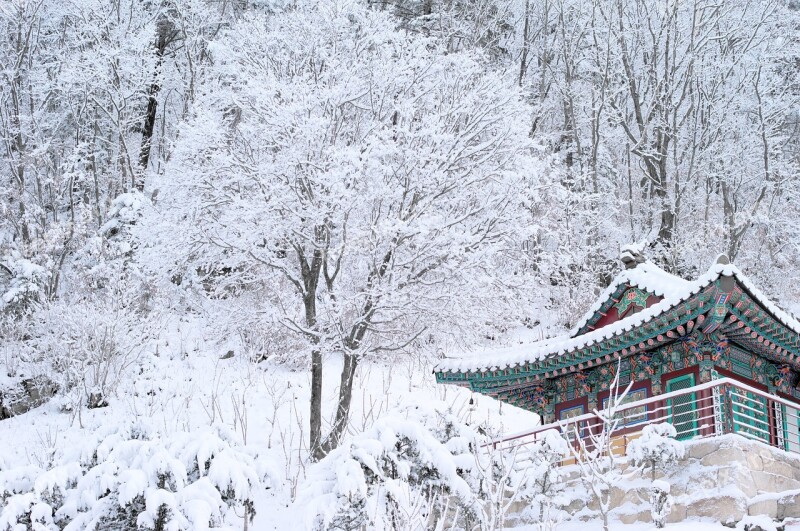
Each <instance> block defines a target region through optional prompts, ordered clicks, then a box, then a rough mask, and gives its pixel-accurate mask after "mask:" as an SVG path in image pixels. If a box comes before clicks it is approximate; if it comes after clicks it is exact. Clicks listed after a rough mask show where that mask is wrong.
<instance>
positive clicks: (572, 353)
mask: <svg viewBox="0 0 800 531" xmlns="http://www.w3.org/2000/svg"><path fill="white" fill-rule="evenodd" d="M643 251H644V246H643V245H631V246H627V247H625V248H623V249H622V253H621V257H620V258H621V260H622V262H623V264H624V265H625V269H624V270H623V271H622V272H621V273H620V274H619V275H617V277H616V278H615V279H614V280H613V282H612V283H611V285H610V286H609V287H608V288H607V289H606V290H605V291H604V292H603V294H602V295H601V296H600V297H599V299H598V300H597V301H596V302H595V304H594V305H593V306H592V308H591V309H590V310H589V311H588V312H587V313H586V315H585V316H584V317H583V319H581V320H580V322H579V323H578V324H577V325H576V326H575V328H574V329H573V330H572V331H571V332H570V333H569V334H567V335H564V336H562V337H556V338H552V339H547V340H544V341H540V342H537V343H532V344H529V345H522V346H515V347H511V348H508V349H501V350H495V351H492V352H487V353H483V354H481V355H478V356H475V357H469V358H459V359H446V360H443V361H442V362H440V363H439V364H438V365H437V367H436V369H435V373H436V379H437V381H438V382H440V383H445V384H453V385H460V386H464V387H468V388H469V389H471V390H472V391H474V392H477V393H481V394H484V395H487V396H491V397H493V398H496V399H498V400H501V401H503V402H507V403H509V404H513V405H514V406H518V407H521V408H524V409H527V410H529V411H533V412H535V413H538V414H539V415H541V416H542V421H543V423H545V424H548V423H558V422H564V421H567V420H568V419H573V418H576V417H580V416H581V415H585V414H588V413H591V412H593V411H595V410H601V409H603V408H604V406H605V405H606V401H607V400H608V397H609V394H610V392H611V390H609V386H610V385H611V384H612V382H613V381H614V378H615V376H616V373H617V371H619V373H620V374H619V382H620V384H621V385H623V386H625V387H627V386H628V384H629V383H630V382H633V384H632V385H631V387H630V392H629V393H628V395H627V397H626V399H625V400H626V402H629V403H632V402H637V404H638V403H639V402H641V403H642V405H641V406H637V410H638V409H639V408H640V409H641V411H639V412H638V413H637V414H636V415H634V416H633V417H632V418H634V419H642V420H641V423H645V422H648V420H650V421H652V420H653V419H649V417H651V416H653V415H654V412H656V411H659V412H661V413H658V415H660V416H664V415H665V414H666V413H663V412H667V413H668V415H667V416H668V420H670V421H672V422H673V423H676V424H680V426H678V427H680V428H681V429H680V430H679V432H680V433H681V435H680V438H682V439H686V438H691V437H695V436H708V435H710V434H713V431H714V430H715V429H716V430H717V431H719V430H720V426H721V425H722V424H721V423H722V421H724V420H725V418H724V417H727V419H728V421H729V424H730V425H732V426H733V428H731V431H739V432H742V431H745V432H746V433H745V434H746V435H749V436H751V438H753V437H757V438H759V439H762V440H763V441H764V442H767V443H770V444H773V445H776V446H782V447H784V448H785V449H800V430H799V429H798V426H797V424H798V421H797V419H798V418H800V414H799V413H800V412H799V411H798V410H800V389H798V370H800V323H798V321H797V320H796V319H795V318H794V317H792V316H791V315H789V314H788V313H786V312H784V311H782V310H781V309H779V308H778V307H777V306H776V305H775V304H773V303H772V302H771V301H770V300H769V299H768V298H767V297H766V296H765V295H764V294H763V293H762V292H761V291H760V290H758V288H756V287H755V286H754V285H753V284H752V283H751V282H750V280H749V279H748V278H747V277H746V276H745V275H744V274H743V273H742V272H741V271H740V270H739V269H738V268H737V267H736V266H734V265H733V264H731V263H730V261H729V260H728V258H727V257H726V256H725V255H721V256H719V257H718V258H717V260H716V263H714V264H713V265H712V266H711V268H710V269H709V270H708V271H707V272H706V273H705V274H703V275H701V276H700V277H699V278H698V279H696V280H694V281H687V280H684V279H682V278H679V277H677V276H675V275H672V274H669V273H667V272H666V271H664V270H662V269H661V268H659V267H658V266H656V265H655V264H654V263H652V262H651V261H649V260H647V259H646V258H645V257H644V255H643ZM718 379H727V380H730V381H735V382H741V383H742V384H744V385H745V387H746V388H749V389H752V390H757V391H758V396H756V395H755V394H753V393H751V394H753V396H750V397H749V398H748V397H747V396H745V399H746V400H748V401H749V402H748V404H749V405H748V406H747V408H746V410H747V411H744V409H743V410H742V411H739V409H742V408H738V407H737V406H736V405H735V404H734V406H729V407H728V408H727V409H729V410H730V411H727V413H726V411H725V407H724V406H725V404H724V402H725V398H724V397H720V396H718V395H719V390H718V389H717V388H716V387H713V386H709V385H704V384H707V383H709V382H712V381H714V380H718ZM695 387H697V391H696V392H694V391H691V392H690V390H692V389H693V388H695ZM666 393H672V394H671V395H670V396H671V397H676V398H669V399H667V400H661V401H660V402H659V400H658V398H657V397H658V396H659V395H662V394H666ZM714 393H716V394H714ZM677 395H680V396H679V397H677ZM764 397H767V398H764ZM769 397H775V400H771V399H770V398H769ZM661 402H663V403H661ZM712 402H713V403H714V411H715V412H716V413H715V415H716V417H717V418H716V421H715V422H709V423H706V424H701V423H699V422H698V420H697V419H698V418H701V417H699V416H698V414H699V413H698V408H699V407H700V406H698V404H702V403H708V404H710V403H712ZM794 404H798V406H797V408H795V407H793V405H794ZM743 419H746V421H747V422H745V420H743ZM633 423H634V424H635V422H633ZM748 423H749V424H748ZM753 423H755V425H757V427H756V428H752V429H751V428H748V426H750V425H752V424H753ZM742 426H744V428H742ZM631 429H632V428H631ZM701 432H702V433H701ZM795 451H797V450H795Z"/></svg>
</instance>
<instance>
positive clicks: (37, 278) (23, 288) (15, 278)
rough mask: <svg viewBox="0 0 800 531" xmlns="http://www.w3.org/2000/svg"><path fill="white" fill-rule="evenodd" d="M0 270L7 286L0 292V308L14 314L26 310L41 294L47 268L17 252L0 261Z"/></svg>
mask: <svg viewBox="0 0 800 531" xmlns="http://www.w3.org/2000/svg"><path fill="white" fill-rule="evenodd" d="M0 270H2V271H3V272H4V273H5V274H6V276H8V282H7V286H5V287H4V289H3V291H2V293H0V310H2V311H3V312H12V313H14V314H15V315H19V314H22V313H25V312H27V311H28V310H29V309H30V306H31V304H32V303H34V302H36V301H38V300H39V299H40V297H41V296H42V292H43V286H44V284H45V282H46V280H47V270H46V269H45V268H43V267H42V266H40V265H38V264H35V263H33V262H31V261H30V260H27V259H25V258H23V257H21V256H20V255H19V254H18V253H12V254H11V255H9V256H7V257H6V258H5V260H3V261H2V262H0ZM0 287H2V285H0Z"/></svg>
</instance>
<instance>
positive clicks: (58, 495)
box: [0, 424, 274, 531]
mask: <svg viewBox="0 0 800 531" xmlns="http://www.w3.org/2000/svg"><path fill="white" fill-rule="evenodd" d="M88 441H89V442H87V444H86V445H84V446H83V447H82V448H79V449H76V450H74V451H72V452H70V453H68V454H66V455H64V456H63V457H62V459H61V461H60V464H58V465H56V466H54V467H52V468H50V469H49V470H42V469H40V468H38V467H33V466H24V467H18V468H13V469H9V470H3V471H0V505H2V506H3V509H2V511H0V530H2V531H7V530H12V529H14V530H16V529H19V527H18V526H19V525H22V526H24V527H22V528H21V529H25V528H29V529H30V528H32V529H37V530H42V531H44V530H57V529H65V530H91V529H98V530H99V529H102V530H123V529H125V530H127V529H172V530H195V529H209V527H214V528H215V529H233V528H236V527H238V526H235V525H234V523H235V521H236V519H237V516H236V510H237V509H238V511H239V512H238V514H239V515H241V514H244V515H245V518H247V519H250V520H251V519H252V518H253V516H254V514H255V513H254V506H253V496H254V495H255V493H256V491H257V490H258V489H263V488H269V487H271V486H272V483H271V479H270V478H272V477H274V476H273V475H272V473H271V472H270V471H269V469H268V468H267V466H266V463H264V462H263V461H262V460H260V459H258V457H257V456H254V455H252V454H251V453H249V452H248V451H247V450H246V449H245V448H243V447H241V445H240V444H239V441H238V440H237V439H236V436H235V435H234V434H232V433H231V432H230V431H228V430H227V429H224V428H221V427H212V428H209V429H206V430H204V431H202V432H201V433H198V432H193V433H178V434H175V435H172V436H170V437H168V438H164V437H159V436H158V435H157V434H156V433H155V432H154V431H153V430H152V429H149V428H148V427H146V426H143V425H140V424H126V425H123V426H120V427H116V428H111V429H105V430H102V431H100V432H98V433H96V434H95V435H94V436H92V437H91V438H89V440H88Z"/></svg>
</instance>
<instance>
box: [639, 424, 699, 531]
mask: <svg viewBox="0 0 800 531" xmlns="http://www.w3.org/2000/svg"><path fill="white" fill-rule="evenodd" d="M677 434H678V432H677V431H676V430H675V427H674V426H673V425H672V424H668V423H666V422H665V423H661V424H650V425H648V426H645V427H644V429H643V430H642V435H641V436H640V437H639V438H638V439H636V440H634V441H632V442H631V443H630V444H629V445H628V449H627V451H626V454H627V456H628V458H629V459H630V460H631V462H632V463H633V465H634V466H636V467H638V468H640V469H641V470H644V469H645V468H650V473H651V477H652V480H653V484H652V486H651V490H650V512H651V514H652V516H653V523H655V525H656V527H657V528H662V527H664V525H665V523H666V518H667V516H668V515H669V511H670V509H671V508H672V496H671V495H670V493H669V491H670V485H669V483H668V482H667V481H664V480H657V479H656V471H657V470H658V469H659V468H661V469H667V468H669V467H670V466H672V465H673V464H674V463H675V462H677V461H678V460H679V459H681V458H682V457H683V456H684V454H685V448H684V447H683V445H682V444H681V443H680V442H679V441H676V440H675V437H676V436H677Z"/></svg>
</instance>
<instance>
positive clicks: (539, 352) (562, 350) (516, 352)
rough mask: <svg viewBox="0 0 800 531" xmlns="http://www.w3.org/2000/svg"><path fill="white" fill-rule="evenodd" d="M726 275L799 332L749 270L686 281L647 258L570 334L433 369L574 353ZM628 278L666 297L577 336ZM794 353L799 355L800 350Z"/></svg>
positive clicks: (508, 364)
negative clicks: (753, 278) (758, 287)
mask: <svg viewBox="0 0 800 531" xmlns="http://www.w3.org/2000/svg"><path fill="white" fill-rule="evenodd" d="M640 268H641V269H640ZM721 277H730V278H733V279H734V280H736V281H737V282H738V283H739V284H740V285H741V286H742V287H743V288H744V290H746V291H747V292H748V293H749V294H750V295H751V296H752V298H753V299H754V300H756V301H757V302H758V304H760V305H761V306H762V307H763V308H764V309H765V310H766V311H767V312H768V313H769V314H771V315H772V317H773V318H774V319H775V320H777V321H778V322H779V323H781V324H782V325H783V326H784V327H786V328H787V329H788V330H790V331H791V332H793V333H794V334H799V335H800V322H798V321H797V320H796V319H794V318H793V317H792V316H791V315H789V314H788V313H786V312H784V311H783V310H781V309H780V308H778V307H777V306H776V305H775V304H774V303H772V302H771V301H770V300H769V299H768V298H767V297H766V296H765V295H764V294H763V293H762V292H761V291H760V290H759V289H757V288H756V287H755V286H754V285H753V283H752V282H751V281H750V280H749V279H748V278H747V276H746V275H744V273H742V272H741V271H740V270H739V269H738V268H737V267H736V266H734V265H732V264H725V263H717V264H714V265H712V266H711V268H709V270H708V271H707V272H706V273H705V274H703V275H701V276H700V277H699V278H698V279H697V280H694V281H687V280H684V279H681V278H678V277H676V276H674V275H670V274H669V273H666V272H665V271H663V270H661V269H659V268H658V267H657V266H655V265H654V264H651V263H649V262H644V263H640V264H638V265H637V266H635V267H634V268H632V269H628V270H626V271H624V272H622V273H620V275H618V276H617V278H615V279H614V281H613V282H612V284H611V286H609V288H608V289H607V290H606V291H605V292H604V293H603V295H601V297H600V299H599V300H598V302H597V303H596V304H595V306H594V307H593V310H592V311H590V312H589V313H588V314H587V317H584V319H582V321H581V323H579V325H578V326H576V327H575V330H573V331H572V332H571V333H570V334H566V335H563V336H559V337H554V338H551V339H546V340H543V341H539V342H535V343H530V344H524V345H516V346H513V347H507V348H500V349H494V350H486V351H483V352H481V353H479V354H477V355H473V356H469V357H463V358H451V359H445V360H442V361H441V362H440V363H439V364H438V365H437V366H436V368H435V369H434V370H435V372H438V373H451V374H452V373H475V372H485V371H496V370H503V369H507V368H512V367H519V366H521V365H526V364H535V363H537V362H540V361H542V360H546V359H550V358H557V357H559V356H562V355H565V354H567V353H573V352H576V351H578V350H582V349H585V348H587V347H591V346H593V345H594V344H596V343H601V342H603V341H605V340H609V339H612V338H614V337H615V336H621V335H624V334H626V333H627V332H630V331H631V330H633V329H635V328H638V327H640V326H643V325H645V324H647V323H649V322H650V321H653V320H654V319H657V318H659V317H661V316H662V315H663V314H665V313H667V312H669V311H670V310H672V309H673V308H675V307H676V306H678V305H680V304H681V303H682V302H683V301H686V300H688V299H690V298H691V297H693V296H694V295H697V294H698V293H700V292H701V291H703V290H706V288H709V286H711V285H712V284H713V283H715V282H716V281H717V280H719V279H720V278H721ZM626 283H627V284H629V285H632V286H636V287H639V288H640V289H643V290H645V291H647V292H649V293H653V294H655V295H658V296H661V297H663V298H662V300H661V301H659V302H657V303H655V304H653V305H652V306H649V307H648V308H645V309H643V310H641V311H639V312H638V313H634V314H632V315H628V316H627V317H624V318H622V319H620V320H619V321H616V322H613V323H610V324H608V325H606V326H604V327H602V328H598V329H597V330H592V331H588V332H585V333H582V334H579V335H574V333H575V332H576V331H579V330H581V329H582V328H584V327H585V326H586V324H587V323H588V322H590V320H591V319H593V316H594V315H595V312H596V311H597V309H599V308H600V307H601V306H602V305H603V304H604V302H605V301H606V300H607V299H608V298H609V297H610V296H611V294H613V293H615V292H617V291H618V289H619V288H620V286H623V285H625V284H626ZM795 354H800V352H799V353H795Z"/></svg>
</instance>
